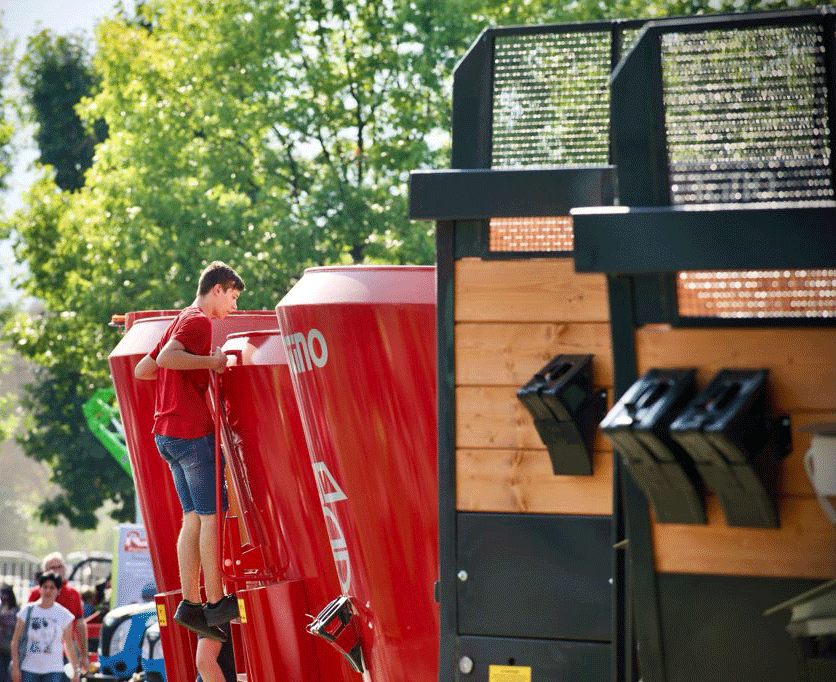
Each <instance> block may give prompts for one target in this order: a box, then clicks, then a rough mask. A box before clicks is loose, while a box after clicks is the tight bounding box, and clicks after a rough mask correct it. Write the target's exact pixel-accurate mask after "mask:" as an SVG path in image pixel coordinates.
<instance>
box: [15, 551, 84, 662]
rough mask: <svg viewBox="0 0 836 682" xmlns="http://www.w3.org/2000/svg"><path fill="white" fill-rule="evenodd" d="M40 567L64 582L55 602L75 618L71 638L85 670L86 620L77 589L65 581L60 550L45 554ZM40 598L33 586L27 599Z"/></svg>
mask: <svg viewBox="0 0 836 682" xmlns="http://www.w3.org/2000/svg"><path fill="white" fill-rule="evenodd" d="M41 568H42V569H43V572H44V573H55V574H56V575H59V576H61V580H62V581H63V583H64V584H63V585H62V586H61V589H60V590H58V596H56V597H55V603H56V604H60V605H61V606H63V607H64V608H65V609H67V610H68V611H69V612H70V613H71V614H73V618H74V619H75V620H74V623H75V625H74V628H73V639H74V640H75V642H76V644H77V645H78V649H79V661H78V664H79V667H80V668H81V670H82V671H86V670H87V668H89V667H90V653H89V652H88V650H87V622H86V621H85V620H84V613H83V611H82V608H81V596H80V595H79V594H78V590H76V589H75V588H74V587H70V585H69V583H67V564H66V563H65V562H64V555H63V554H61V552H52V553H51V554H47V555H46V556H45V557H44V559H43V561H42V562H41ZM40 598H41V590H40V588H39V587H35V588H33V589H32V592H30V594H29V601H37V600H38V599H40Z"/></svg>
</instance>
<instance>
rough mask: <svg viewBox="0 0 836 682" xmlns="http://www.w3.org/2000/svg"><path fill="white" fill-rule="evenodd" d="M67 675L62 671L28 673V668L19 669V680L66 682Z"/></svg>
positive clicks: (25, 681) (26, 681) (21, 681)
mask: <svg viewBox="0 0 836 682" xmlns="http://www.w3.org/2000/svg"><path fill="white" fill-rule="evenodd" d="M66 680H67V677H66V675H64V673H63V672H59V673H30V672H29V671H28V670H21V671H20V682H66Z"/></svg>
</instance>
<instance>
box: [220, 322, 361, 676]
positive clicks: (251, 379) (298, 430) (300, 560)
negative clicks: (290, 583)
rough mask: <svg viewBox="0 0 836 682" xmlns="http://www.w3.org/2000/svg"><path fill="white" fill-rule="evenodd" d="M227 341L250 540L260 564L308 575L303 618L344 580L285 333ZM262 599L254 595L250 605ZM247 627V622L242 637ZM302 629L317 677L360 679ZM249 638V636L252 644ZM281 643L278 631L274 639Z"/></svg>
mask: <svg viewBox="0 0 836 682" xmlns="http://www.w3.org/2000/svg"><path fill="white" fill-rule="evenodd" d="M223 349H224V352H226V353H227V354H229V355H231V356H232V357H233V358H234V360H233V362H234V364H233V365H232V366H230V367H229V368H228V369H227V371H226V373H225V374H224V375H223V377H222V382H221V388H222V391H223V395H224V404H225V407H226V409H225V417H226V421H227V423H228V425H229V428H230V429H231V431H232V434H233V435H232V437H231V438H230V439H229V440H231V441H232V447H228V449H227V452H228V453H229V455H228V458H227V465H228V470H229V471H230V473H231V476H232V480H233V482H234V485H235V488H236V491H237V494H238V501H239V505H240V507H241V512H242V514H243V518H244V521H245V526H246V529H247V532H248V535H249V539H250V542H251V544H252V545H253V547H257V546H259V545H260V546H261V547H262V549H263V551H262V552H258V553H257V555H259V556H263V557H264V560H265V561H264V565H263V567H262V568H263V570H265V571H267V572H268V573H270V574H271V575H272V578H273V579H275V580H277V581H286V580H292V579H304V586H305V593H306V595H307V609H309V610H308V611H306V612H302V614H297V615H299V616H301V617H302V621H303V622H306V619H305V618H304V613H318V612H319V611H320V610H321V609H323V608H324V607H325V606H326V604H327V603H328V601H329V600H330V599H331V598H332V597H333V596H334V595H335V594H337V593H338V592H339V582H338V581H337V573H336V570H335V568H334V561H333V558H332V556H331V549H330V545H329V540H328V534H327V531H326V529H325V520H324V518H323V515H322V509H321V506H320V501H319V494H318V492H317V487H316V483H315V481H314V477H313V471H312V469H311V462H310V457H309V455H308V446H307V443H306V442H305V434H304V432H303V430H302V421H301V419H300V417H299V409H298V408H297V406H296V397H295V395H294V393H293V386H292V384H291V380H290V371H289V369H288V366H287V358H286V356H285V351H284V344H283V342H282V337H281V334H280V333H279V332H278V331H257V332H245V333H241V334H234V335H231V336H230V337H229V339H228V340H227V342H226V343H225V344H224V346H223ZM250 551H252V550H250ZM234 554H235V552H234V549H233V555H234ZM239 594H240V593H239ZM261 604H262V602H255V603H253V606H252V608H261V606H260V605H261ZM252 615H253V616H254V617H258V618H262V617H266V616H265V615H264V614H252ZM249 631H251V629H250V630H247V629H245V630H244V636H245V637H246V636H247V632H249ZM303 635H304V637H306V638H308V639H310V640H311V643H310V644H311V645H313V647H314V652H315V654H316V658H317V659H318V662H319V665H318V667H319V672H320V675H319V677H318V678H316V679H320V680H322V682H339V681H340V680H344V681H345V682H353V680H354V679H356V675H355V673H353V672H352V671H351V670H350V669H349V668H348V666H347V665H346V664H345V663H343V660H342V657H341V656H340V655H339V654H338V653H337V652H336V651H334V650H333V649H332V648H331V647H330V646H328V645H327V643H326V642H324V641H322V640H319V639H314V638H313V636H312V635H309V634H308V633H306V632H303ZM251 645H253V643H252V642H248V643H247V648H248V649H249V648H250V646H251ZM283 646H284V640H283V639H281V638H280V639H279V640H277V642H274V643H273V645H272V647H273V648H282V647H283ZM259 648H260V644H259ZM280 678H281V676H280V675H277V676H276V677H274V678H273V679H280Z"/></svg>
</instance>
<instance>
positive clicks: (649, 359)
mask: <svg viewBox="0 0 836 682" xmlns="http://www.w3.org/2000/svg"><path fill="white" fill-rule="evenodd" d="M636 352H637V356H638V371H639V374H640V375H641V374H643V373H644V372H646V371H647V370H648V369H651V368H653V367H696V368H697V370H698V383H699V386H700V387H703V386H705V385H706V384H707V383H708V381H709V380H710V379H711V378H712V377H713V376H714V374H715V373H716V372H717V371H719V370H720V369H722V368H724V367H730V368H765V369H768V370H769V375H770V376H769V385H770V393H771V399H772V412H773V414H774V415H778V414H789V415H790V421H791V425H792V432H793V433H792V437H793V451H792V453H791V454H790V455H789V456H788V457H787V458H786V459H785V460H784V461H783V462H782V464H781V470H780V476H779V500H778V507H779V514H780V518H781V527H780V528H779V529H752V528H730V527H728V526H727V525H726V523H725V519H724V518H723V515H722V511H721V510H720V507H719V505H718V503H717V500H716V498H714V497H713V496H709V497H708V499H707V509H708V514H709V524H708V525H707V526H688V525H676V524H657V523H655V522H652V524H653V541H654V547H655V560H656V568H657V570H659V571H663V572H671V573H711V574H730V575H764V576H779V577H780V576H783V577H799V578H821V579H829V578H833V577H836V529H834V527H833V526H832V525H830V524H829V523H828V522H827V519H826V518H825V516H824V513H823V512H822V511H821V509H820V507H819V504H818V501H817V500H816V499H815V496H814V494H813V491H812V488H811V486H810V484H809V482H808V480H807V476H806V474H805V473H804V464H803V456H804V452H805V451H806V449H807V447H808V445H809V442H810V436H809V434H806V433H803V432H801V431H800V429H801V428H802V427H804V426H806V425H809V424H811V423H814V422H818V421H833V420H834V419H836V330H833V329H827V328H822V329H817V328H793V329H789V328H783V329H779V328H772V329H666V328H664V327H646V328H642V329H639V330H637V332H636ZM651 519H652V515H651Z"/></svg>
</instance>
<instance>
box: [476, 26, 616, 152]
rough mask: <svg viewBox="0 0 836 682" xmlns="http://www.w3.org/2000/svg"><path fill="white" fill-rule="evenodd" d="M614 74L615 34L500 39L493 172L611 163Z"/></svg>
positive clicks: (500, 37)
mask: <svg viewBox="0 0 836 682" xmlns="http://www.w3.org/2000/svg"><path fill="white" fill-rule="evenodd" d="M609 67H610V36H609V33H603V32H578V33H540V34H532V35H510V36H509V35H501V36H497V37H496V41H495V52H494V91H493V147H492V166H493V167H495V168H503V167H504V168H509V167H526V166H588V165H596V164H604V163H607V162H608V160H609V105H610V97H609V80H608V79H609V74H610V68H609Z"/></svg>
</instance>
